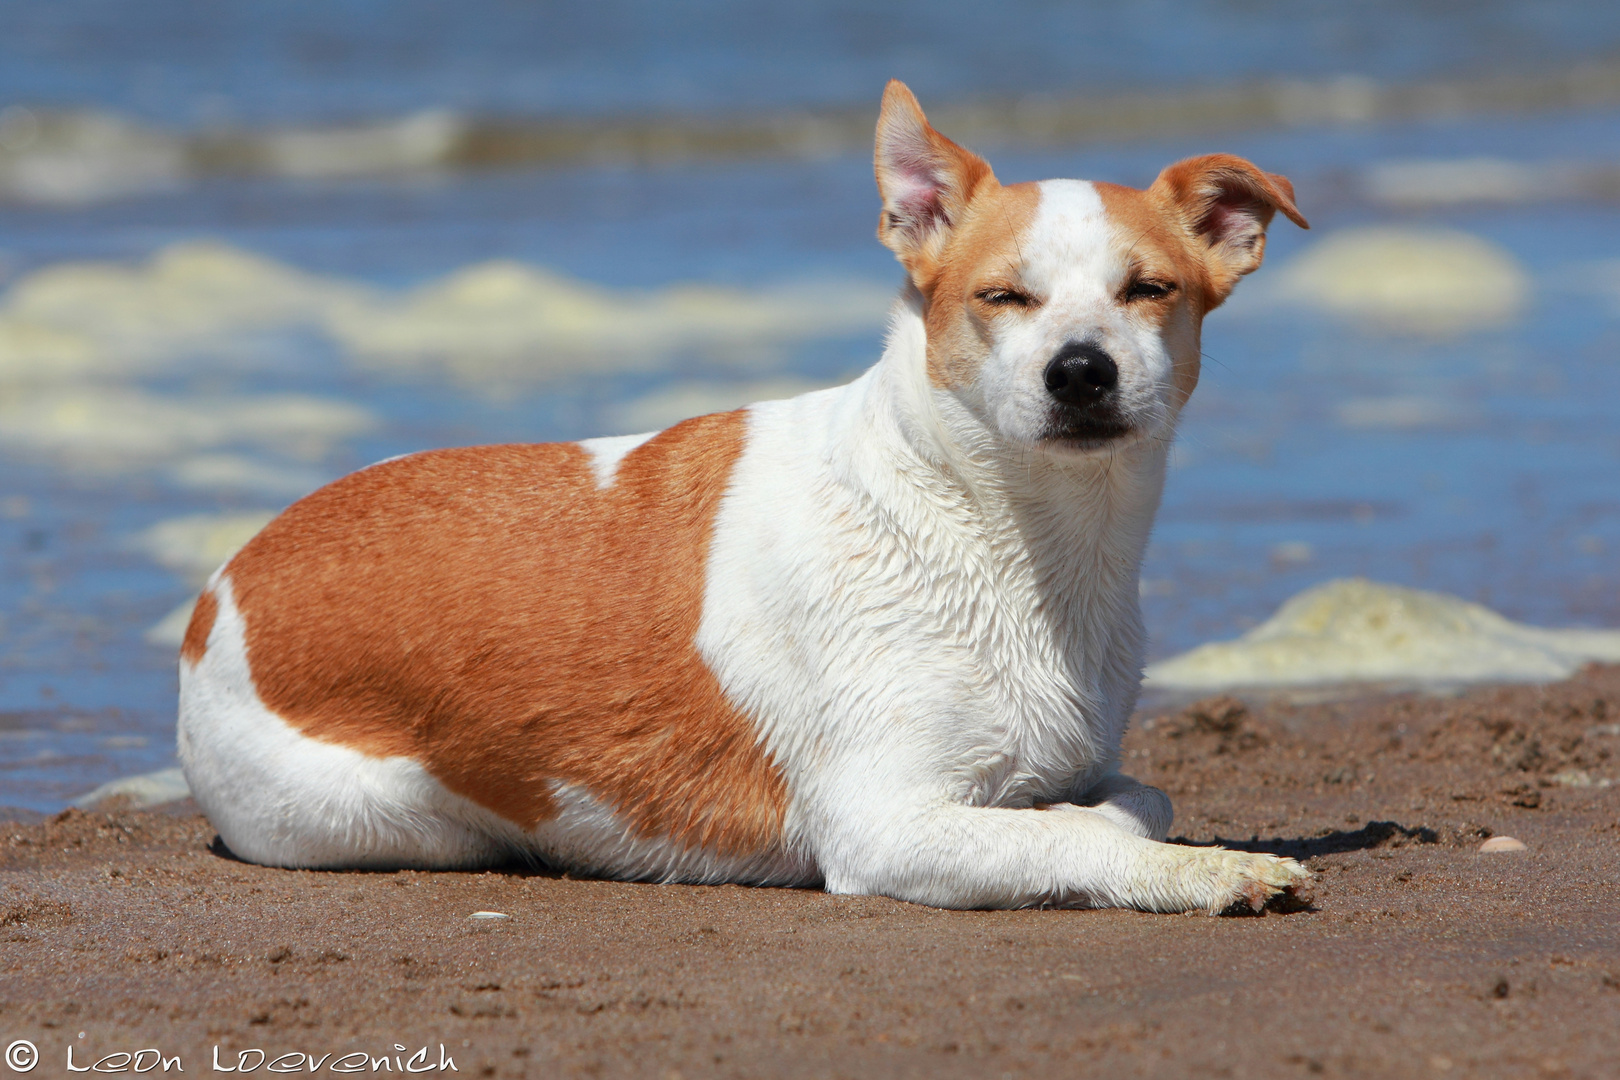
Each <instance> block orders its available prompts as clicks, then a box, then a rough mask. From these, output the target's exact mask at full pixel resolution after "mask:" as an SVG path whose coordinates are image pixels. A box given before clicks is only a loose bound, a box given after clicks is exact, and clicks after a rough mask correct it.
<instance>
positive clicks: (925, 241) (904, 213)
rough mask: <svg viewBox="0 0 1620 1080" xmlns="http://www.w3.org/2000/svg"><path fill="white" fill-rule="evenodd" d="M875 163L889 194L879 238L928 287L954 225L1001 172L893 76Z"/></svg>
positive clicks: (883, 191) (914, 278) (883, 193)
mask: <svg viewBox="0 0 1620 1080" xmlns="http://www.w3.org/2000/svg"><path fill="white" fill-rule="evenodd" d="M873 165H874V167H875V169H876V171H877V184H878V194H879V195H881V196H882V197H883V216H882V217H881V218H880V219H879V220H878V233H877V234H878V239H879V240H881V241H883V244H884V246H885V247H887V248H889V250H891V251H893V252H894V253H895V255H897V256H899V259H900V262H901V263H902V264H904V266H905V268H906V269H907V270H909V271H910V272H911V279H912V281H913V282H915V283H916V285H917V287H918V288H920V289H922V290H923V291H924V292H927V291H928V287H929V284H930V283H931V282H932V280H933V277H934V275H935V271H936V270H937V267H938V261H939V255H940V252H941V251H942V250H943V249H944V246H945V240H946V238H947V237H949V235H950V231H951V228H952V227H953V226H954V225H956V224H957V223H958V222H960V221H961V217H962V212H963V211H964V210H966V209H967V205H968V203H969V202H970V201H971V200H972V198H973V194H974V192H975V191H977V190H978V189H979V188H980V187H981V186H982V185H984V184H986V183H990V184H994V183H995V182H996V176H995V173H993V172H991V171H990V165H989V163H988V162H986V161H985V160H984V159H983V158H981V157H979V156H978V155H977V154H975V153H972V152H971V151H968V150H964V149H963V148H962V147H960V146H957V145H956V144H955V143H953V142H951V140H949V139H947V138H946V137H945V136H943V135H941V134H940V133H939V132H937V131H935V130H934V129H933V128H932V127H930V126H929V124H928V118H927V117H926V116H924V115H923V111H922V106H920V105H918V104H917V99H916V97H915V96H914V95H913V94H912V93H911V91H910V90H909V89H907V87H906V84H905V83H903V82H900V81H899V80H898V79H891V80H889V85H888V87H887V88H886V89H885V90H884V91H883V111H882V113H881V114H880V115H879V116H878V126H877V151H876V153H875V154H874V155H873Z"/></svg>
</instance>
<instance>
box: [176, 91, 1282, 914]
mask: <svg viewBox="0 0 1620 1080" xmlns="http://www.w3.org/2000/svg"><path fill="white" fill-rule="evenodd" d="M875 163H876V173H877V181H878V188H879V193H880V195H881V197H882V212H881V218H880V223H879V228H878V237H879V239H880V240H881V241H882V242H883V243H884V244H885V245H887V246H888V247H889V248H891V249H892V250H893V251H894V253H895V255H896V256H897V257H898V259H899V261H900V263H901V264H902V265H903V266H904V268H905V271H906V274H907V277H908V282H907V284H906V286H905V289H904V292H903V294H902V295H901V297H900V298H899V299H898V301H897V302H896V304H895V307H894V310H893V314H892V318H891V325H890V328H889V332H888V338H887V341H886V344H885V348H884V351H883V353H882V356H881V358H880V359H879V361H878V362H877V364H876V365H875V366H874V367H872V368H871V369H870V370H868V371H867V372H866V373H865V374H864V375H862V376H861V377H860V378H858V379H856V380H855V381H854V382H852V383H850V384H848V385H846V386H842V387H837V388H834V389H830V390H822V391H818V392H815V393H810V394H806V395H804V396H801V397H797V398H793V399H791V400H785V401H771V402H763V403H760V404H756V405H753V406H750V407H748V408H745V409H742V410H739V411H736V412H730V413H723V414H718V415H711V416H703V417H698V418H696V419H692V420H687V421H685V422H683V423H680V424H677V425H675V426H674V427H671V428H669V429H668V430H665V431H662V432H657V433H654V434H650V435H634V436H622V437H615V438H598V439H587V440H585V441H582V442H576V443H556V444H532V445H506V446H482V447H471V448H464V449H451V450H436V451H428V452H423V453H417V454H411V455H407V456H405V457H402V458H397V459H393V460H390V461H387V462H383V463H381V464H378V465H374V466H371V467H368V468H365V469H362V470H360V471H359V472H356V473H354V474H351V475H350V476H347V477H345V478H344V479H341V480H338V481H336V482H335V483H333V484H331V485H330V486H328V487H325V488H323V489H321V490H320V491H317V492H315V493H314V494H312V495H310V496H308V497H307V498H305V499H303V500H301V501H299V502H298V503H296V504H294V505H293V506H292V507H291V508H289V509H288V510H287V511H286V512H285V513H283V514H282V515H281V516H280V517H278V518H276V519H275V520H274V521H272V522H271V523H270V524H269V525H268V526H267V527H266V528H265V529H264V531H263V532H261V533H260V534H259V535H258V536H257V537H255V538H254V539H253V540H252V541H251V542H250V543H248V544H247V545H246V546H245V547H244V548H243V549H242V550H241V551H240V552H239V553H238V554H236V555H235V556H234V557H233V558H232V559H231V560H230V561H229V562H228V563H227V564H226V565H225V566H223V567H221V568H220V569H219V570H218V571H216V573H215V574H214V576H213V577H212V579H211V580H210V582H209V584H208V586H207V588H206V590H205V591H204V592H203V593H202V596H201V598H200V600H199V602H198V604H197V608H196V612H195V615H194V616H193V618H192V621H191V623H190V627H189V629H188V631H187V633H186V636H185V641H184V644H183V646H182V649H181V661H180V712H179V751H180V758H181V761H182V762H183V764H184V768H185V774H186V778H187V780H188V781H189V782H190V784H191V789H192V792H193V793H194V795H195V797H196V800H197V802H198V804H199V805H200V806H201V807H202V809H203V810H204V811H205V812H206V813H207V814H208V816H209V818H210V819H211V821H212V822H213V824H214V825H215V827H216V828H217V829H218V830H219V833H220V836H221V838H222V839H223V841H224V843H225V844H226V845H227V846H228V847H229V848H230V850H231V851H232V852H234V853H235V854H236V855H238V856H240V857H241V858H244V859H247V860H250V861H253V862H257V863H263V864H268V865H274V866H285V867H310V868H399V867H418V868H473V867H479V866H487V865H491V864H496V863H501V862H507V861H510V860H512V859H513V858H514V857H518V858H528V859H531V860H534V861H538V862H541V863H544V864H546V865H550V866H553V867H557V868H562V869H567V870H570V871H573V872H577V873H585V874H593V875H600V876H605V877H610V878H619V879H635V880H655V881H665V882H710V883H714V882H738V883H748V884H756V885H782V886H821V887H823V888H825V889H827V890H828V891H830V892H834V893H849V894H882V895H887V896H891V897H897V898H900V899H903V900H909V901H914V902H917V903H920V904H927V905H932V906H936V907H943V908H1003V907H1022V906H1033V905H1054V906H1058V905H1061V906H1080V907H1084V906H1090V907H1108V906H1119V907H1129V908H1138V909H1144V910H1149V911H1167V912H1168V911H1196V910H1202V911H1209V912H1222V911H1225V910H1228V909H1231V908H1235V907H1255V908H1258V907H1259V906H1261V905H1263V904H1265V903H1267V902H1268V901H1271V900H1272V899H1273V898H1276V897H1278V894H1279V893H1284V892H1289V891H1292V890H1296V889H1299V888H1301V887H1302V886H1303V885H1304V884H1305V883H1306V882H1307V880H1308V878H1309V874H1308V873H1307V872H1306V871H1305V870H1304V869H1303V868H1302V867H1301V866H1300V865H1299V864H1298V863H1296V862H1294V861H1293V860H1290V859H1286V858H1278V857H1275V856H1272V855H1265V854H1252V853H1246V852H1237V851H1230V850H1225V849H1221V848H1217V847H1189V846H1182V845H1173V844H1168V843H1165V842H1164V840H1165V837H1166V835H1167V831H1168V829H1169V826H1170V821H1171V807H1170V801H1169V799H1168V798H1166V797H1165V795H1164V794H1163V793H1162V792H1160V791H1158V790H1157V789H1155V788H1152V787H1148V786H1146V785H1144V784H1141V783H1139V782H1137V781H1136V780H1133V779H1131V778H1129V777H1127V776H1124V775H1122V774H1121V773H1120V772H1119V758H1120V753H1119V746H1120V739H1121V736H1122V734H1123V732H1124V730H1125V726H1126V723H1127V720H1128V718H1129V717H1130V714H1131V711H1132V709H1133V707H1134V705H1135V701H1136V697H1137V694H1138V691H1139V684H1140V681H1141V670H1142V661H1143V639H1144V632H1143V625H1142V617H1141V611H1140V606H1139V603H1138V599H1137V590H1138V574H1139V566H1140V563H1141V558H1142V552H1143V548H1144V546H1145V544H1146V542H1147V538H1148V532H1149V529H1150V527H1151V525H1152V522H1153V515H1154V513H1155V511H1156V509H1157V506H1158V502H1159V497H1160V492H1161V489H1162V487H1163V484H1164V474H1165V461H1166V453H1167V450H1168V447H1169V444H1170V440H1171V436H1172V434H1173V431H1174V428H1175V425H1176V420H1177V417H1178V415H1179V414H1180V412H1181V409H1182V407H1183V406H1184V405H1185V404H1186V402H1187V399H1188V396H1189V395H1190V394H1191V393H1192V392H1193V387H1194V385H1195V384H1196V382H1197V380H1198V370H1199V356H1200V352H1199V334H1200V327H1201V322H1202V319H1203V317H1204V315H1205V314H1206V313H1207V312H1208V311H1210V310H1211V309H1213V308H1215V307H1217V306H1218V305H1220V304H1221V302H1222V301H1223V300H1225V299H1226V297H1227V295H1228V294H1229V293H1230V292H1231V290H1232V288H1233V286H1234V284H1235V283H1236V282H1237V279H1238V278H1239V277H1241V276H1243V275H1245V274H1248V273H1250V272H1251V271H1253V270H1255V269H1256V268H1257V267H1258V266H1259V265H1260V261H1261V257H1262V254H1263V252H1264V248H1265V240H1266V230H1267V228H1268V226H1269V225H1270V223H1271V220H1272V218H1273V216H1274V214H1276V213H1278V212H1280V213H1282V214H1283V215H1284V216H1286V217H1287V218H1288V219H1290V220H1291V221H1293V222H1295V223H1296V224H1297V225H1299V226H1301V227H1307V226H1306V223H1305V220H1304V218H1303V217H1301V216H1300V213H1299V211H1298V209H1296V208H1295V206H1294V195H1293V188H1292V186H1291V185H1290V184H1289V182H1288V181H1287V180H1286V179H1284V178H1283V177H1280V176H1273V175H1269V174H1267V173H1264V172H1262V171H1260V170H1259V169H1258V168H1256V167H1255V166H1254V165H1251V164H1250V163H1249V162H1247V161H1244V160H1242V159H1240V158H1237V157H1232V156H1228V155H1213V156H1208V157H1199V158H1193V159H1190V160H1187V161H1182V162H1179V163H1177V164H1174V165H1171V166H1170V167H1168V168H1167V169H1165V170H1164V172H1163V173H1162V174H1160V176H1159V177H1158V179H1157V180H1156V181H1155V182H1154V183H1153V184H1152V186H1151V187H1149V188H1147V189H1146V190H1136V189H1131V188H1126V187H1120V186H1116V185H1113V184H1106V183H1088V182H1083V181H1077V180H1048V181H1043V182H1039V183H1022V184H1015V185H1011V186H1003V185H1002V184H1001V183H1000V182H999V181H998V180H997V179H996V177H995V174H994V173H993V172H992V171H991V168H990V166H989V164H987V163H986V162H985V161H984V160H983V159H982V158H980V157H978V156H977V155H975V154H973V153H971V152H970V151H968V150H966V149H964V148H962V147H960V146H958V145H957V144H956V143H954V142H952V141H951V140H949V139H947V138H946V137H945V136H943V135H941V134H940V133H938V132H937V131H935V130H934V129H933V128H932V127H931V126H930V125H929V123H928V121H927V119H926V117H925V116H924V114H923V111H922V109H921V107H920V106H919V105H918V103H917V100H916V98H915V97H914V96H913V95H912V94H911V92H910V91H909V90H908V89H907V88H906V87H905V86H904V85H903V84H901V83H899V82H891V83H890V84H889V86H888V88H887V90H886V92H885V94H884V97H883V104H882V111H881V116H880V119H879V122H878V128H877V142H876V154H875Z"/></svg>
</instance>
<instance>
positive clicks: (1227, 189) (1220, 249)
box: [1148, 154, 1310, 307]
mask: <svg viewBox="0 0 1620 1080" xmlns="http://www.w3.org/2000/svg"><path fill="white" fill-rule="evenodd" d="M1148 190H1149V192H1150V193H1152V194H1156V195H1157V196H1158V197H1159V198H1160V199H1162V200H1164V201H1165V202H1167V203H1169V204H1170V206H1171V207H1172V208H1173V209H1174V210H1175V212H1177V213H1178V214H1179V215H1180V217H1181V219H1182V221H1183V222H1184V223H1185V224H1186V226H1187V228H1188V229H1189V230H1191V231H1192V233H1193V234H1194V235H1195V236H1196V237H1197V238H1198V239H1199V240H1200V241H1201V242H1202V243H1203V245H1204V251H1203V255H1204V261H1205V262H1206V263H1207V264H1208V266H1209V276H1210V284H1211V286H1212V289H1213V295H1212V296H1210V297H1209V306H1210V307H1215V306H1217V305H1218V304H1220V303H1221V301H1223V300H1225V299H1226V297H1227V296H1228V295H1229V294H1230V293H1231V292H1232V287H1233V286H1234V285H1236V284H1237V279H1238V278H1240V277H1242V276H1243V275H1244V274H1248V273H1252V272H1254V271H1255V270H1257V269H1259V267H1260V260H1261V258H1262V257H1263V256H1264V255H1265V251H1266V227H1267V226H1268V225H1270V224H1271V219H1272V217H1273V215H1275V214H1276V213H1277V211H1279V210H1281V211H1282V213H1283V216H1284V217H1286V218H1287V219H1288V220H1289V221H1292V222H1293V223H1294V224H1295V225H1298V226H1299V227H1300V228H1302V229H1308V228H1310V225H1308V224H1306V222H1305V219H1304V217H1302V216H1301V215H1300V212H1299V208H1298V207H1296V206H1295V205H1294V185H1293V184H1290V183H1289V182H1288V178H1287V177H1285V176H1277V175H1276V174H1274V173H1267V172H1261V171H1260V170H1259V169H1257V168H1255V167H1254V166H1253V165H1251V164H1250V163H1249V162H1247V161H1245V160H1243V159H1242V158H1240V157H1235V156H1233V155H1232V154H1207V155H1205V156H1204V157H1195V158H1188V159H1187V160H1186V161H1178V162H1176V163H1175V164H1174V165H1171V166H1170V167H1169V168H1167V169H1165V170H1164V172H1162V173H1160V174H1159V178H1158V179H1157V180H1155V181H1154V182H1153V186H1152V187H1151V188H1149V189H1148Z"/></svg>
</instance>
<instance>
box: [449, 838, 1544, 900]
mask: <svg viewBox="0 0 1620 1080" xmlns="http://www.w3.org/2000/svg"><path fill="white" fill-rule="evenodd" d="M1515 843H1517V841H1515ZM1519 846H1520V847H1523V846H1524V845H1523V844H1519ZM511 917H512V916H510V915H508V914H507V913H506V912H504V911H475V912H473V913H472V914H471V915H469V916H467V918H469V919H510V918H511Z"/></svg>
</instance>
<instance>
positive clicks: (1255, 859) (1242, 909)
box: [1205, 850, 1311, 915]
mask: <svg viewBox="0 0 1620 1080" xmlns="http://www.w3.org/2000/svg"><path fill="white" fill-rule="evenodd" d="M1212 854H1216V855H1217V856H1218V858H1219V860H1220V866H1219V869H1218V871H1217V874H1216V881H1215V886H1216V888H1215V896H1214V897H1212V901H1213V902H1212V903H1211V904H1209V906H1208V907H1207V908H1206V909H1205V910H1207V911H1208V912H1209V913H1210V914H1211V915H1254V914H1257V913H1259V912H1261V911H1264V910H1266V909H1267V908H1268V907H1270V908H1273V909H1276V910H1282V911H1298V910H1299V909H1301V908H1304V907H1307V906H1309V904H1310V882H1311V872H1310V871H1309V870H1307V869H1305V868H1304V867H1303V866H1301V865H1300V864H1299V863H1297V862H1295V861H1294V860H1293V859H1289V858H1285V857H1283V856H1280V855H1261V854H1252V853H1250V852H1247V851H1225V850H1221V851H1219V852H1215V853H1212Z"/></svg>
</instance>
